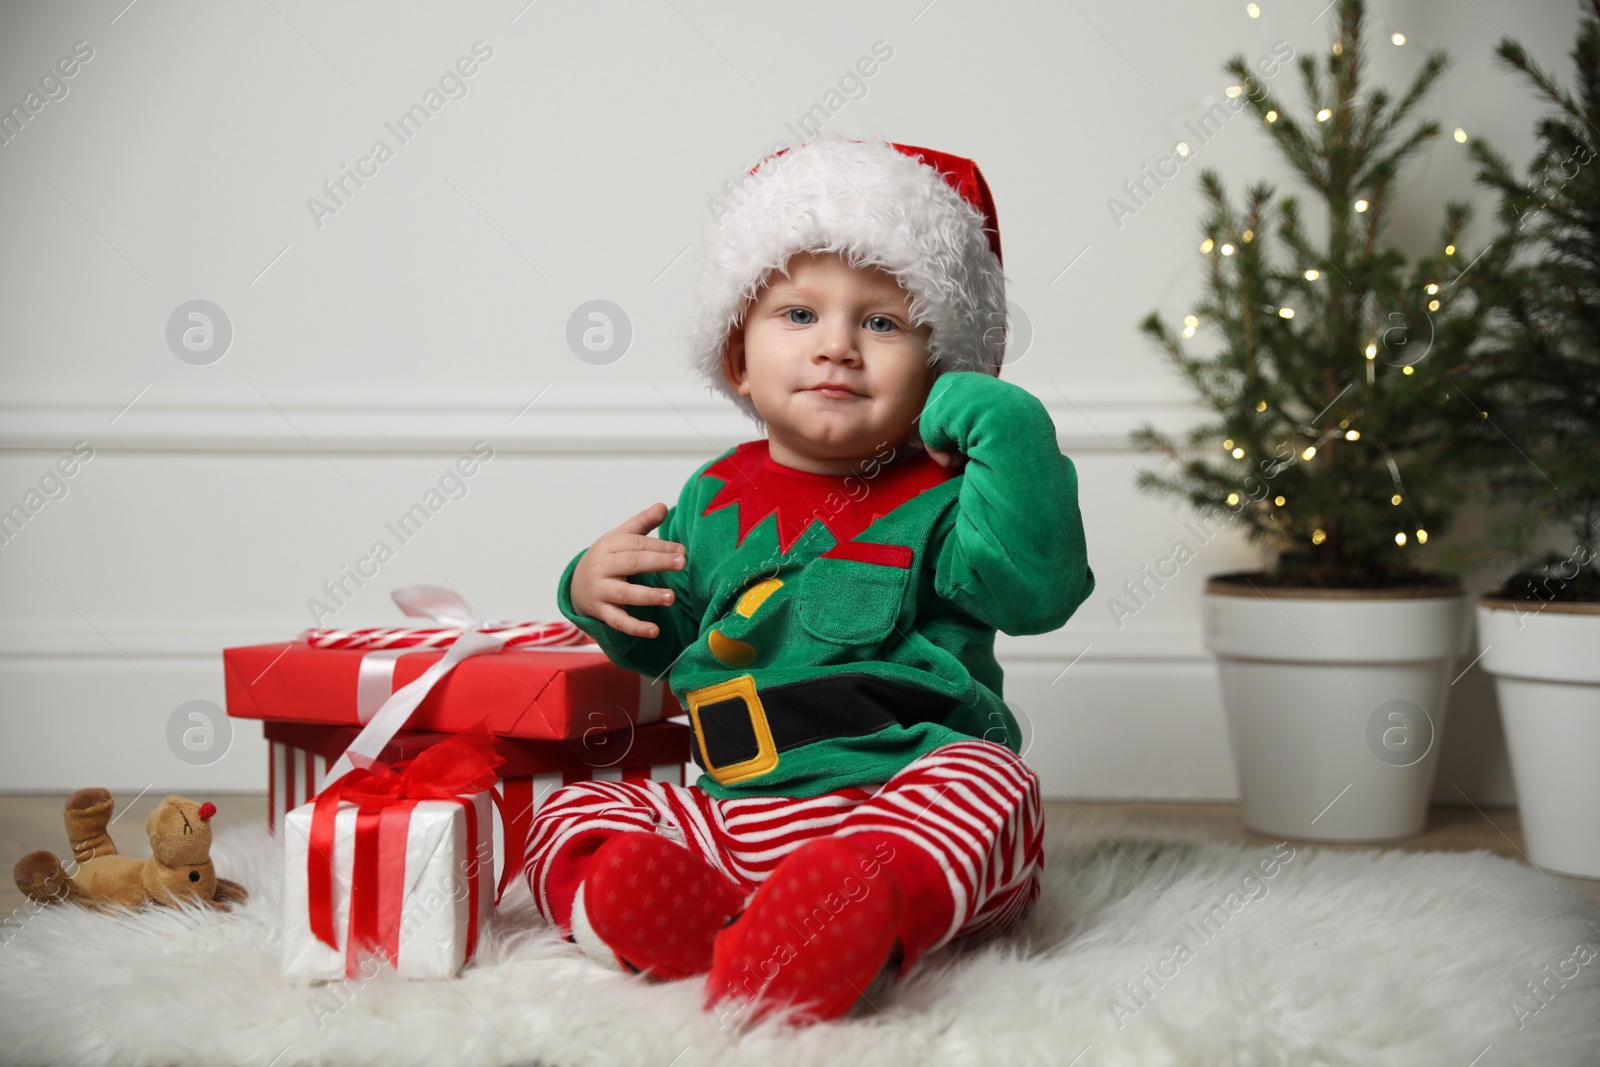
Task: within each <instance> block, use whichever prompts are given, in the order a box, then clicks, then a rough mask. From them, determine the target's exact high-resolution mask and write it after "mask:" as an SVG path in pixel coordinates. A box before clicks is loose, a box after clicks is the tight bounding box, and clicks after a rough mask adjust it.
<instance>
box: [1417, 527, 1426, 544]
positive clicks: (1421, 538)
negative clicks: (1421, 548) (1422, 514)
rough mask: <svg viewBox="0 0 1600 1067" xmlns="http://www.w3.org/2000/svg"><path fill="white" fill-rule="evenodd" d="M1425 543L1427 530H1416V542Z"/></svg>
mask: <svg viewBox="0 0 1600 1067" xmlns="http://www.w3.org/2000/svg"><path fill="white" fill-rule="evenodd" d="M1427 543H1428V531H1427V530H1418V531H1417V544H1419V545H1425V544H1427Z"/></svg>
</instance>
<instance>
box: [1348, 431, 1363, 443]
mask: <svg viewBox="0 0 1600 1067" xmlns="http://www.w3.org/2000/svg"><path fill="white" fill-rule="evenodd" d="M1344 439H1345V440H1346V441H1359V440H1361V431H1360V430H1346V431H1345V432H1344Z"/></svg>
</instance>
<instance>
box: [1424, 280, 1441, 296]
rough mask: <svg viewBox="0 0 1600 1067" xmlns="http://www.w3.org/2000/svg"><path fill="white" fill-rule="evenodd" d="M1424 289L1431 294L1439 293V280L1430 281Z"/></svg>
mask: <svg viewBox="0 0 1600 1067" xmlns="http://www.w3.org/2000/svg"><path fill="white" fill-rule="evenodd" d="M1423 291H1424V292H1426V293H1427V294H1428V295H1429V296H1432V295H1433V294H1434V293H1437V292H1438V291H1439V284H1438V283H1437V282H1429V283H1428V284H1427V285H1426V286H1424V287H1423Z"/></svg>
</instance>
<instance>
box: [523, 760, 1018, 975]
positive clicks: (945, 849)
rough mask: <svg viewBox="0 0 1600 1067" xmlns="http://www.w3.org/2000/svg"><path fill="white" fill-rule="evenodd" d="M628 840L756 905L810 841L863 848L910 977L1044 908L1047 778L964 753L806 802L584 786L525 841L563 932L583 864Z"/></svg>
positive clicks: (566, 790)
mask: <svg viewBox="0 0 1600 1067" xmlns="http://www.w3.org/2000/svg"><path fill="white" fill-rule="evenodd" d="M630 830H649V831H654V832H656V833H661V834H665V835H667V836H669V837H672V838H673V839H675V840H678V841H680V842H681V843H682V844H684V845H685V846H687V847H688V848H690V849H692V850H693V851H694V852H695V853H697V854H698V855H700V856H701V857H702V858H704V859H705V860H706V861H707V862H709V863H711V864H712V865H713V866H715V867H716V868H717V869H719V870H720V871H722V872H723V873H724V874H726V875H727V876H728V877H729V878H731V879H733V881H734V882H735V883H737V884H738V885H739V886H740V887H741V888H742V889H744V890H745V891H746V893H750V892H753V891H754V889H755V887H756V886H757V885H758V884H760V883H761V882H762V881H763V880H764V879H765V878H766V877H767V876H768V875H769V874H771V873H772V870H773V868H775V867H776V866H777V865H778V864H779V862H781V861H782V860H783V859H784V857H786V856H787V855H788V854H789V853H790V852H792V851H794V850H795V849H796V848H798V847H799V846H800V845H802V844H804V843H805V842H806V841H808V840H810V839H812V838H814V837H825V836H836V837H844V836H858V837H859V838H860V840H858V841H855V842H853V843H854V844H858V845H861V846H863V847H869V848H870V847H877V848H878V854H879V855H880V856H883V855H885V854H886V853H885V852H884V851H883V850H882V845H884V844H887V845H888V846H889V848H890V849H891V850H892V855H893V857H894V858H893V859H892V860H887V861H885V865H886V866H887V867H888V869H889V871H890V873H891V874H892V875H893V876H894V878H895V882H896V884H897V886H899V888H900V890H901V894H902V897H903V898H904V900H905V904H906V909H907V915H906V919H905V921H904V922H903V924H902V928H901V940H902V942H903V943H904V948H905V959H904V962H903V964H902V967H901V973H902V974H904V973H906V972H907V971H909V970H910V968H911V966H912V964H913V963H915V962H916V960H917V958H918V957H920V956H921V955H922V953H924V952H926V951H928V950H930V949H933V948H937V947H939V946H940V945H943V944H945V943H946V942H949V941H951V940H954V939H956V938H957V937H960V938H968V937H975V936H984V935H988V934H993V933H1000V932H1003V931H1004V930H1006V929H1008V928H1010V927H1011V926H1012V925H1013V924H1015V923H1016V922H1017V920H1019V919H1020V918H1021V917H1022V916H1023V915H1024V914H1025V913H1026V911H1027V909H1028V906H1029V904H1031V903H1032V902H1033V900H1035V899H1036V898H1037V897H1038V895H1039V872H1040V870H1041V869H1042V867H1043V862H1044V853H1043V838H1044V821H1043V816H1042V810H1041V808H1040V801H1039V779H1038V776H1037V775H1036V774H1034V772H1033V771H1032V770H1031V769H1030V768H1029V767H1028V766H1027V764H1025V763H1024V762H1023V761H1022V759H1021V757H1019V756H1017V755H1016V754H1015V753H1013V752H1012V751H1011V750H1010V749H1007V748H1006V747H1004V746H1003V745H998V744H995V743H993V742H990V741H980V740H976V739H974V740H971V741H958V742H954V743H952V744H948V745H942V746H940V747H939V748H936V749H934V750H933V751H931V752H929V753H927V754H926V755H924V756H922V757H920V758H918V759H916V760H914V761H913V762H911V763H910V764H907V765H906V766H905V767H903V768H902V769H901V770H900V771H899V772H897V773H896V774H895V775H894V776H893V777H892V778H890V779H889V781H887V782H885V783H883V784H882V785H881V786H877V787H852V788H847V789H841V790H838V791H836V792H833V793H826V794H823V795H822V796H818V797H811V798H806V799H795V798H792V797H759V796H757V797H740V798H737V799H733V800H721V801H719V800H714V799H712V798H711V797H710V796H709V795H708V794H707V793H706V792H705V791H704V790H701V789H698V788H696V787H694V786H688V787H685V786H680V785H676V784H673V783H670V782H658V781H630V782H605V781H597V782H578V783H575V784H573V785H568V786H563V787H562V788H560V789H558V790H556V791H555V792H553V793H551V794H550V796H549V798H548V799H547V800H546V801H545V803H544V804H543V806H541V807H540V809H539V811H538V812H537V813H536V814H535V815H534V819H533V825H532V827H531V828H530V829H529V834H528V852H527V868H526V871H525V876H526V877H527V878H528V882H529V886H530V888H531V889H532V890H533V898H534V901H535V902H536V904H537V906H538V908H539V912H540V914H542V915H543V916H544V917H545V918H546V919H548V920H549V921H551V922H552V923H555V924H556V925H557V926H558V927H559V928H561V929H562V930H567V929H569V928H570V925H571V914H572V899H573V897H574V895H575V894H576V893H577V890H578V885H579V883H580V882H581V881H582V880H583V876H584V874H585V872H586V871H587V869H588V865H589V860H590V859H591V858H592V857H593V855H594V853H595V851H596V850H598V849H599V848H600V846H601V845H603V844H604V843H605V842H606V841H607V840H608V839H609V838H611V837H612V836H613V835H615V834H618V833H624V832H627V831H630Z"/></svg>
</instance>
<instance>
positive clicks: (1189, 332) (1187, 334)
mask: <svg viewBox="0 0 1600 1067" xmlns="http://www.w3.org/2000/svg"><path fill="white" fill-rule="evenodd" d="M1193 336H1194V327H1193V326H1185V327H1184V328H1183V339H1184V340H1185V341H1187V340H1188V339H1189V338H1191V337H1193Z"/></svg>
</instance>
